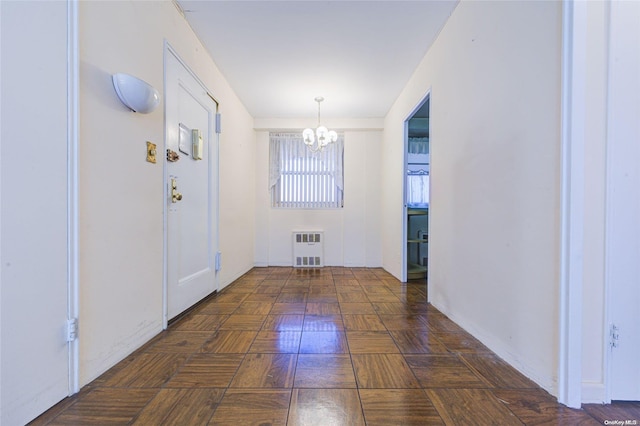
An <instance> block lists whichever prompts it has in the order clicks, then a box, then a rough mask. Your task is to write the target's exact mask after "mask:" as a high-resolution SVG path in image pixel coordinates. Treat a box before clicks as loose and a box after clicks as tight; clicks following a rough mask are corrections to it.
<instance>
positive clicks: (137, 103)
mask: <svg viewBox="0 0 640 426" xmlns="http://www.w3.org/2000/svg"><path fill="white" fill-rule="evenodd" d="M112 79H113V87H114V88H115V89H116V93H117V94H118V98H120V100H121V101H122V103H123V104H125V105H126V107H127V108H129V109H130V110H131V111H133V112H139V113H142V114H148V113H150V112H152V111H153V110H154V109H156V107H157V106H158V104H159V103H160V94H159V93H158V91H157V90H156V89H154V88H153V86H151V85H150V84H148V83H147V82H145V81H142V80H140V79H139V78H137V77H134V76H132V75H129V74H124V73H117V74H113V76H112Z"/></svg>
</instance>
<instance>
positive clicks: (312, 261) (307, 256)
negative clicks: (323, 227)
mask: <svg viewBox="0 0 640 426" xmlns="http://www.w3.org/2000/svg"><path fill="white" fill-rule="evenodd" d="M293 266H294V268H321V267H323V266H324V233H323V232H322V231H294V232H293Z"/></svg>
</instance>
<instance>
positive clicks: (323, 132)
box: [302, 96, 338, 152]
mask: <svg viewBox="0 0 640 426" xmlns="http://www.w3.org/2000/svg"><path fill="white" fill-rule="evenodd" d="M315 101H316V102H317V103H318V127H317V128H316V130H315V131H314V130H313V129H304V131H303V132H302V139H303V140H304V143H305V145H307V148H309V149H310V150H311V151H312V152H318V151H322V150H323V149H324V147H325V146H327V145H329V144H330V143H334V142H335V141H337V140H338V134H337V133H336V132H334V131H333V130H329V129H327V128H326V127H325V126H321V125H320V102H322V101H324V98H323V97H322V96H318V97H316V98H315Z"/></svg>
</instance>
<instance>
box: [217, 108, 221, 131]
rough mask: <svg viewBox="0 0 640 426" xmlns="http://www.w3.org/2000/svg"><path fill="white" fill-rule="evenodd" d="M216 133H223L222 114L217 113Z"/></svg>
mask: <svg viewBox="0 0 640 426" xmlns="http://www.w3.org/2000/svg"><path fill="white" fill-rule="evenodd" d="M216 133H222V118H221V115H220V113H219V112H218V113H216Z"/></svg>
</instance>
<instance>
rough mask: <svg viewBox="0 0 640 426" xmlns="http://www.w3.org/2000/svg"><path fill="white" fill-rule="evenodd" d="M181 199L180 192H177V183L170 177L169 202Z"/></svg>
mask: <svg viewBox="0 0 640 426" xmlns="http://www.w3.org/2000/svg"><path fill="white" fill-rule="evenodd" d="M180 200H182V194H181V193H179V192H178V183H177V182H176V179H175V178H171V202H172V203H177V202H178V201H180Z"/></svg>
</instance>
